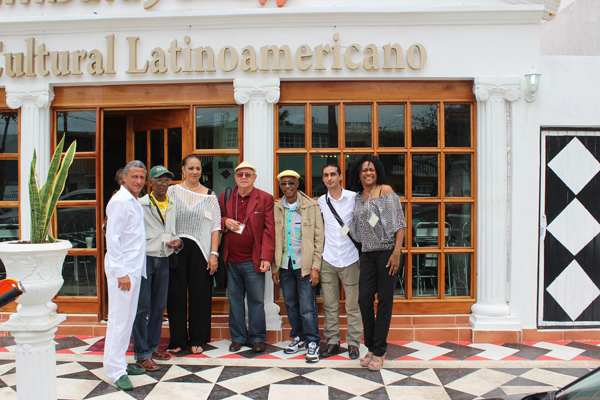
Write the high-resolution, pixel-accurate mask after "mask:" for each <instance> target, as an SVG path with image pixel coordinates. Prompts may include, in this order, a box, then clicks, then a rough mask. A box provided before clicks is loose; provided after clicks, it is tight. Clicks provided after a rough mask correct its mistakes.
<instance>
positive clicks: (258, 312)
mask: <svg viewBox="0 0 600 400" xmlns="http://www.w3.org/2000/svg"><path fill="white" fill-rule="evenodd" d="M245 295H247V296H248V299H247V301H248V333H247V334H246V307H245V306H244V297H245ZM227 297H228V298H229V333H230V334H231V341H232V342H238V343H246V338H247V340H248V341H249V342H250V343H256V342H265V341H266V340H267V322H266V318H265V274H260V273H258V272H256V271H255V270H254V265H253V264H252V261H246V262H243V263H231V262H228V263H227Z"/></svg>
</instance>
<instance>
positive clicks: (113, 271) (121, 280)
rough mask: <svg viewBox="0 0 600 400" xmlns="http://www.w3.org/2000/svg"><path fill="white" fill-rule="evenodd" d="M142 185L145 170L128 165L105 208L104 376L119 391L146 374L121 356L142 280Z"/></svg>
mask: <svg viewBox="0 0 600 400" xmlns="http://www.w3.org/2000/svg"><path fill="white" fill-rule="evenodd" d="M145 183H146V166H145V165H144V163H142V162H141V161H137V160H135V161H131V162H130V163H129V164H127V165H126V166H125V168H124V170H123V185H122V186H121V189H120V190H119V191H118V192H117V193H115V195H114V196H113V197H112V198H111V199H110V201H109V202H108V206H107V207H106V215H107V224H106V225H107V226H106V257H105V262H104V270H105V272H106V280H107V283H108V326H107V328H106V342H105V344H104V372H105V373H106V376H107V377H108V378H109V379H110V380H112V381H113V382H115V385H116V386H117V387H118V388H119V389H121V390H131V389H133V385H132V384H131V381H130V380H129V377H128V376H127V375H141V374H144V373H146V370H145V369H144V368H140V367H138V366H136V365H134V364H131V365H127V362H126V361H125V353H126V352H127V347H129V338H130V336H131V330H132V327H133V321H134V319H135V315H136V310H137V303H138V297H139V293H140V282H141V280H142V276H143V277H144V278H145V277H146V229H145V227H144V211H143V209H142V206H141V204H140V202H139V200H138V194H139V193H140V191H141V190H142V188H143V187H144V184H145Z"/></svg>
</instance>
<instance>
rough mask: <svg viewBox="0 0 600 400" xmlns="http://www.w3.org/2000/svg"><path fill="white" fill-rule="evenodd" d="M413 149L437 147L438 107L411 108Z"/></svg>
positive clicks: (426, 105) (428, 105) (422, 106)
mask: <svg viewBox="0 0 600 400" xmlns="http://www.w3.org/2000/svg"><path fill="white" fill-rule="evenodd" d="M411 113H412V116H411V117H412V118H411V119H412V147H437V145H438V140H437V137H438V106H437V104H416V105H413V106H411Z"/></svg>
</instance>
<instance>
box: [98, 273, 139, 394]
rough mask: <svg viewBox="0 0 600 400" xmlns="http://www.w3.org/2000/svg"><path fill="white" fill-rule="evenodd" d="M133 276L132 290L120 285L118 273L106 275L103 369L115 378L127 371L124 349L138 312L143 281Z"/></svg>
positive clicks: (110, 376)
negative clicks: (123, 288) (106, 294)
mask: <svg viewBox="0 0 600 400" xmlns="http://www.w3.org/2000/svg"><path fill="white" fill-rule="evenodd" d="M129 278H130V279H131V290H129V291H127V292H126V291H124V290H121V289H119V281H118V278H117V277H116V276H112V277H107V278H106V280H107V282H108V326H107V328H106V341H105V342H104V372H105V373H106V376H108V378H109V379H110V380H112V381H113V382H116V381H117V380H118V379H119V378H120V377H121V376H123V375H126V374H127V371H126V369H127V361H126V360H125V353H126V352H127V348H128V347H129V339H130V338H131V331H132V329H133V321H134V319H135V314H136V312H137V303H138V298H139V295H140V281H141V279H137V278H134V277H131V276H130V277H129Z"/></svg>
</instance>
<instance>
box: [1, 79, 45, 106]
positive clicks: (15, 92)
mask: <svg viewBox="0 0 600 400" xmlns="http://www.w3.org/2000/svg"><path fill="white" fill-rule="evenodd" d="M52 100H54V91H53V90H52V87H50V85H47V84H40V85H31V86H24V85H23V86H22V85H14V86H13V85H7V86H6V104H8V106H9V107H10V108H12V109H13V110H16V109H18V108H21V106H23V104H24V103H28V102H34V103H35V104H36V105H37V106H38V107H39V108H48V107H49V106H50V103H52Z"/></svg>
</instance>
